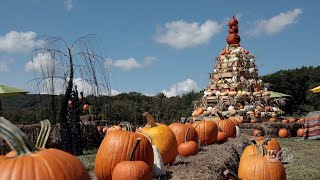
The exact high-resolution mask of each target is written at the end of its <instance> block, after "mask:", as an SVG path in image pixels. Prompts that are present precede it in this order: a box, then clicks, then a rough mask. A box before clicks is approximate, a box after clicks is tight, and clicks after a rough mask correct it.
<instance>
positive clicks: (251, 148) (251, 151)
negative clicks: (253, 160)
mask: <svg viewBox="0 0 320 180" xmlns="http://www.w3.org/2000/svg"><path fill="white" fill-rule="evenodd" d="M253 155H257V141H256V140H255V139H251V144H250V145H248V146H247V147H246V148H245V149H244V150H243V152H242V155H241V157H240V162H241V160H242V159H244V158H246V157H248V156H253ZM239 165H240V164H239Z"/></svg>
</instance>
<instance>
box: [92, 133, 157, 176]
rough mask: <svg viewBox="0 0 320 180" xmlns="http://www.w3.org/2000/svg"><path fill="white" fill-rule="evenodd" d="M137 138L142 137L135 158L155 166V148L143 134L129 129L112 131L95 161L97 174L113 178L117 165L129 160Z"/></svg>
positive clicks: (102, 143)
mask: <svg viewBox="0 0 320 180" xmlns="http://www.w3.org/2000/svg"><path fill="white" fill-rule="evenodd" d="M137 138H141V140H140V144H139V147H137V149H136V151H135V155H134V160H136V161H144V162H145V163H147V164H148V165H149V167H150V168H152V167H153V150H152V146H151V143H150V142H149V140H148V139H147V138H146V137H145V136H144V135H142V134H139V133H134V132H129V131H111V132H110V133H108V134H107V135H106V136H105V138H104V139H103V141H102V142H101V144H100V147H99V149H98V151H97V155H96V159H95V162H94V172H95V175H96V176H97V177H98V179H100V180H104V179H111V177H112V172H113V170H114V168H115V167H116V165H117V164H118V163H119V162H121V161H125V160H127V158H128V156H129V154H130V150H131V149H132V147H133V145H134V143H135V142H136V139H137Z"/></svg>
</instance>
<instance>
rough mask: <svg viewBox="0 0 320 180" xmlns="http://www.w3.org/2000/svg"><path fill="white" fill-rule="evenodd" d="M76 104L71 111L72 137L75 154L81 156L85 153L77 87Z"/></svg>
mask: <svg viewBox="0 0 320 180" xmlns="http://www.w3.org/2000/svg"><path fill="white" fill-rule="evenodd" d="M73 99H74V102H75V106H73V108H72V112H71V138H72V150H73V155H75V156H79V155H82V154H83V144H82V135H81V128H80V108H79V107H80V105H81V102H80V101H79V97H78V91H77V89H76V88H75V94H74V97H73Z"/></svg>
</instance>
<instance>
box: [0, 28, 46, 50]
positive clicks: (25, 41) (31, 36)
mask: <svg viewBox="0 0 320 180" xmlns="http://www.w3.org/2000/svg"><path fill="white" fill-rule="evenodd" d="M36 35H37V34H36V33H35V32H32V31H28V32H17V31H10V32H9V33H7V34H6V35H5V36H0V51H4V52H7V53H30V52H31V51H32V50H33V49H34V48H35V46H36V45H40V43H42V41H41V40H37V41H36V40H35V38H36Z"/></svg>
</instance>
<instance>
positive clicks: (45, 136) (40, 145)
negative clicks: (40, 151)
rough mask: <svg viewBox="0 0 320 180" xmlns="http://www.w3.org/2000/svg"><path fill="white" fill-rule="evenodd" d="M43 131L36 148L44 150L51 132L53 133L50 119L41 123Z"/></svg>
mask: <svg viewBox="0 0 320 180" xmlns="http://www.w3.org/2000/svg"><path fill="white" fill-rule="evenodd" d="M40 123H41V130H40V133H39V135H38V138H37V142H36V147H38V148H44V147H45V146H46V144H47V141H48V138H49V135H50V131H51V123H50V121H49V120H48V119H46V120H42V121H41V122H40Z"/></svg>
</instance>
